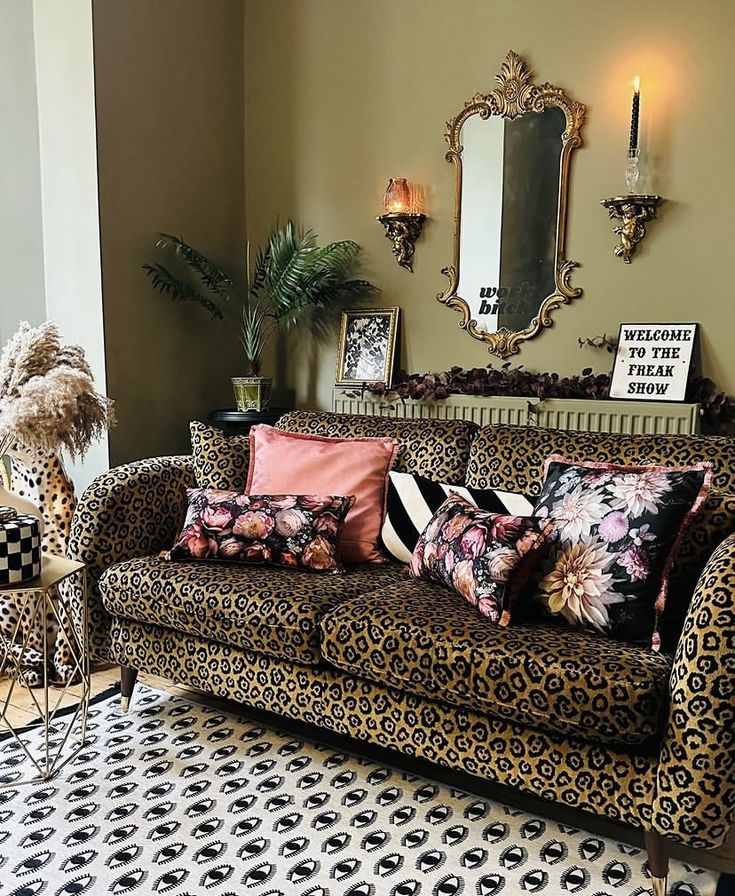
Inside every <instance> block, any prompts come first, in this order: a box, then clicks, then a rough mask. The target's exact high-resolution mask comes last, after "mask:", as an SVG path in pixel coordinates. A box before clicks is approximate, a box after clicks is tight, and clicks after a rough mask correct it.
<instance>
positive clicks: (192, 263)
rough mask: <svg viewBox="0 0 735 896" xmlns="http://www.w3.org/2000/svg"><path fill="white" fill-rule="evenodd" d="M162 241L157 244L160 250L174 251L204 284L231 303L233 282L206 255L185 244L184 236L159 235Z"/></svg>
mask: <svg viewBox="0 0 735 896" xmlns="http://www.w3.org/2000/svg"><path fill="white" fill-rule="evenodd" d="M159 236H160V237H161V239H159V240H158V242H157V243H156V247H157V248H159V249H169V248H170V249H173V251H174V252H175V253H176V255H179V256H180V257H181V258H183V259H184V261H185V262H186V263H187V264H188V265H189V267H190V268H191V269H192V270H193V271H194V272H195V273H196V275H197V276H198V277H199V279H200V280H201V282H202V284H203V285H204V286H205V287H206V288H207V289H211V290H212V292H214V293H216V294H217V295H218V296H219V297H220V298H221V299H222V300H223V301H225V302H229V301H230V290H231V289H232V288H233V283H232V280H230V278H229V277H228V276H227V274H225V272H224V271H223V270H222V269H221V268H219V267H217V265H216V264H214V262H212V261H210V260H209V259H208V258H207V257H206V255H202V253H201V252H198V251H197V250H196V249H195V248H194V247H193V246H190V245H189V243H187V242H185V240H184V238H183V236H174V235H173V234H171V233H159Z"/></svg>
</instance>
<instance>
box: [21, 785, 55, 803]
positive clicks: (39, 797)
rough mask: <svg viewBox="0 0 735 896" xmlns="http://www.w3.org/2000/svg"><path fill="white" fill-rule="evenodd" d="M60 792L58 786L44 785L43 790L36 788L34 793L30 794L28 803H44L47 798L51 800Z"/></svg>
mask: <svg viewBox="0 0 735 896" xmlns="http://www.w3.org/2000/svg"><path fill="white" fill-rule="evenodd" d="M58 792H59V788H58V787H44V788H43V790H36V791H35V792H34V793H31V794H29V795H28V799H27V803H28V805H29V806H32V805H33V804H34V803H43V802H45V801H46V800H50V799H51V798H52V797H53V796H55V795H56V794H57V793H58Z"/></svg>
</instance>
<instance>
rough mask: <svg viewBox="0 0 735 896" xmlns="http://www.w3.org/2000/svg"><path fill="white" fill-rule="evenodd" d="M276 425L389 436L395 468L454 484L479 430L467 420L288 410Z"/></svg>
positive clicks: (463, 471)
mask: <svg viewBox="0 0 735 896" xmlns="http://www.w3.org/2000/svg"><path fill="white" fill-rule="evenodd" d="M276 426H277V427H278V428H279V429H285V430H288V431H289V432H309V433H316V434H317V435H322V436H333V437H336V438H343V439H344V438H364V437H365V436H372V437H374V436H383V437H385V436H390V437H392V438H394V439H397V441H398V456H397V457H396V462H395V464H394V466H393V469H394V470H398V471H399V472H401V473H418V474H419V475H420V476H428V477H429V478H430V479H436V480H440V481H442V482H453V483H456V484H457V485H461V484H462V483H463V482H464V478H465V474H466V472H467V461H468V459H469V456H470V446H471V444H472V439H473V438H474V435H475V433H476V432H477V430H478V426H477V424H476V423H472V421H470V420H398V419H396V418H395V417H362V416H359V415H353V414H334V413H330V412H328V411H290V412H289V413H288V414H284V415H283V417H281V419H280V420H279V421H278V423H277V424H276Z"/></svg>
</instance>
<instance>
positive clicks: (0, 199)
mask: <svg viewBox="0 0 735 896" xmlns="http://www.w3.org/2000/svg"><path fill="white" fill-rule="evenodd" d="M0 121H1V122H2V138H1V139H0V271H2V290H3V291H2V296H0V345H2V344H4V343H5V342H6V341H7V340H8V339H9V338H10V336H12V335H13V333H14V332H15V330H16V328H17V326H18V323H19V321H21V320H28V321H29V322H30V323H33V324H37V323H40V322H41V321H42V320H43V318H44V317H45V305H44V283H43V280H44V278H43V236H42V229H41V175H40V167H39V158H38V106H37V103H36V65H35V59H34V51H33V6H32V4H31V3H30V2H29V0H0Z"/></svg>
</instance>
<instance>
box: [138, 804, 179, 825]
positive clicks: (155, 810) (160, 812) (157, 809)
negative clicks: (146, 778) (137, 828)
mask: <svg viewBox="0 0 735 896" xmlns="http://www.w3.org/2000/svg"><path fill="white" fill-rule="evenodd" d="M175 808H176V807H175V806H174V804H173V803H159V805H157V806H152V807H151V808H150V809H148V810H147V811H146V812H144V813H143V818H145V820H146V821H152V820H154V819H156V818H163V816H164V815H168V813H169V812H171V811H173V809H175Z"/></svg>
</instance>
